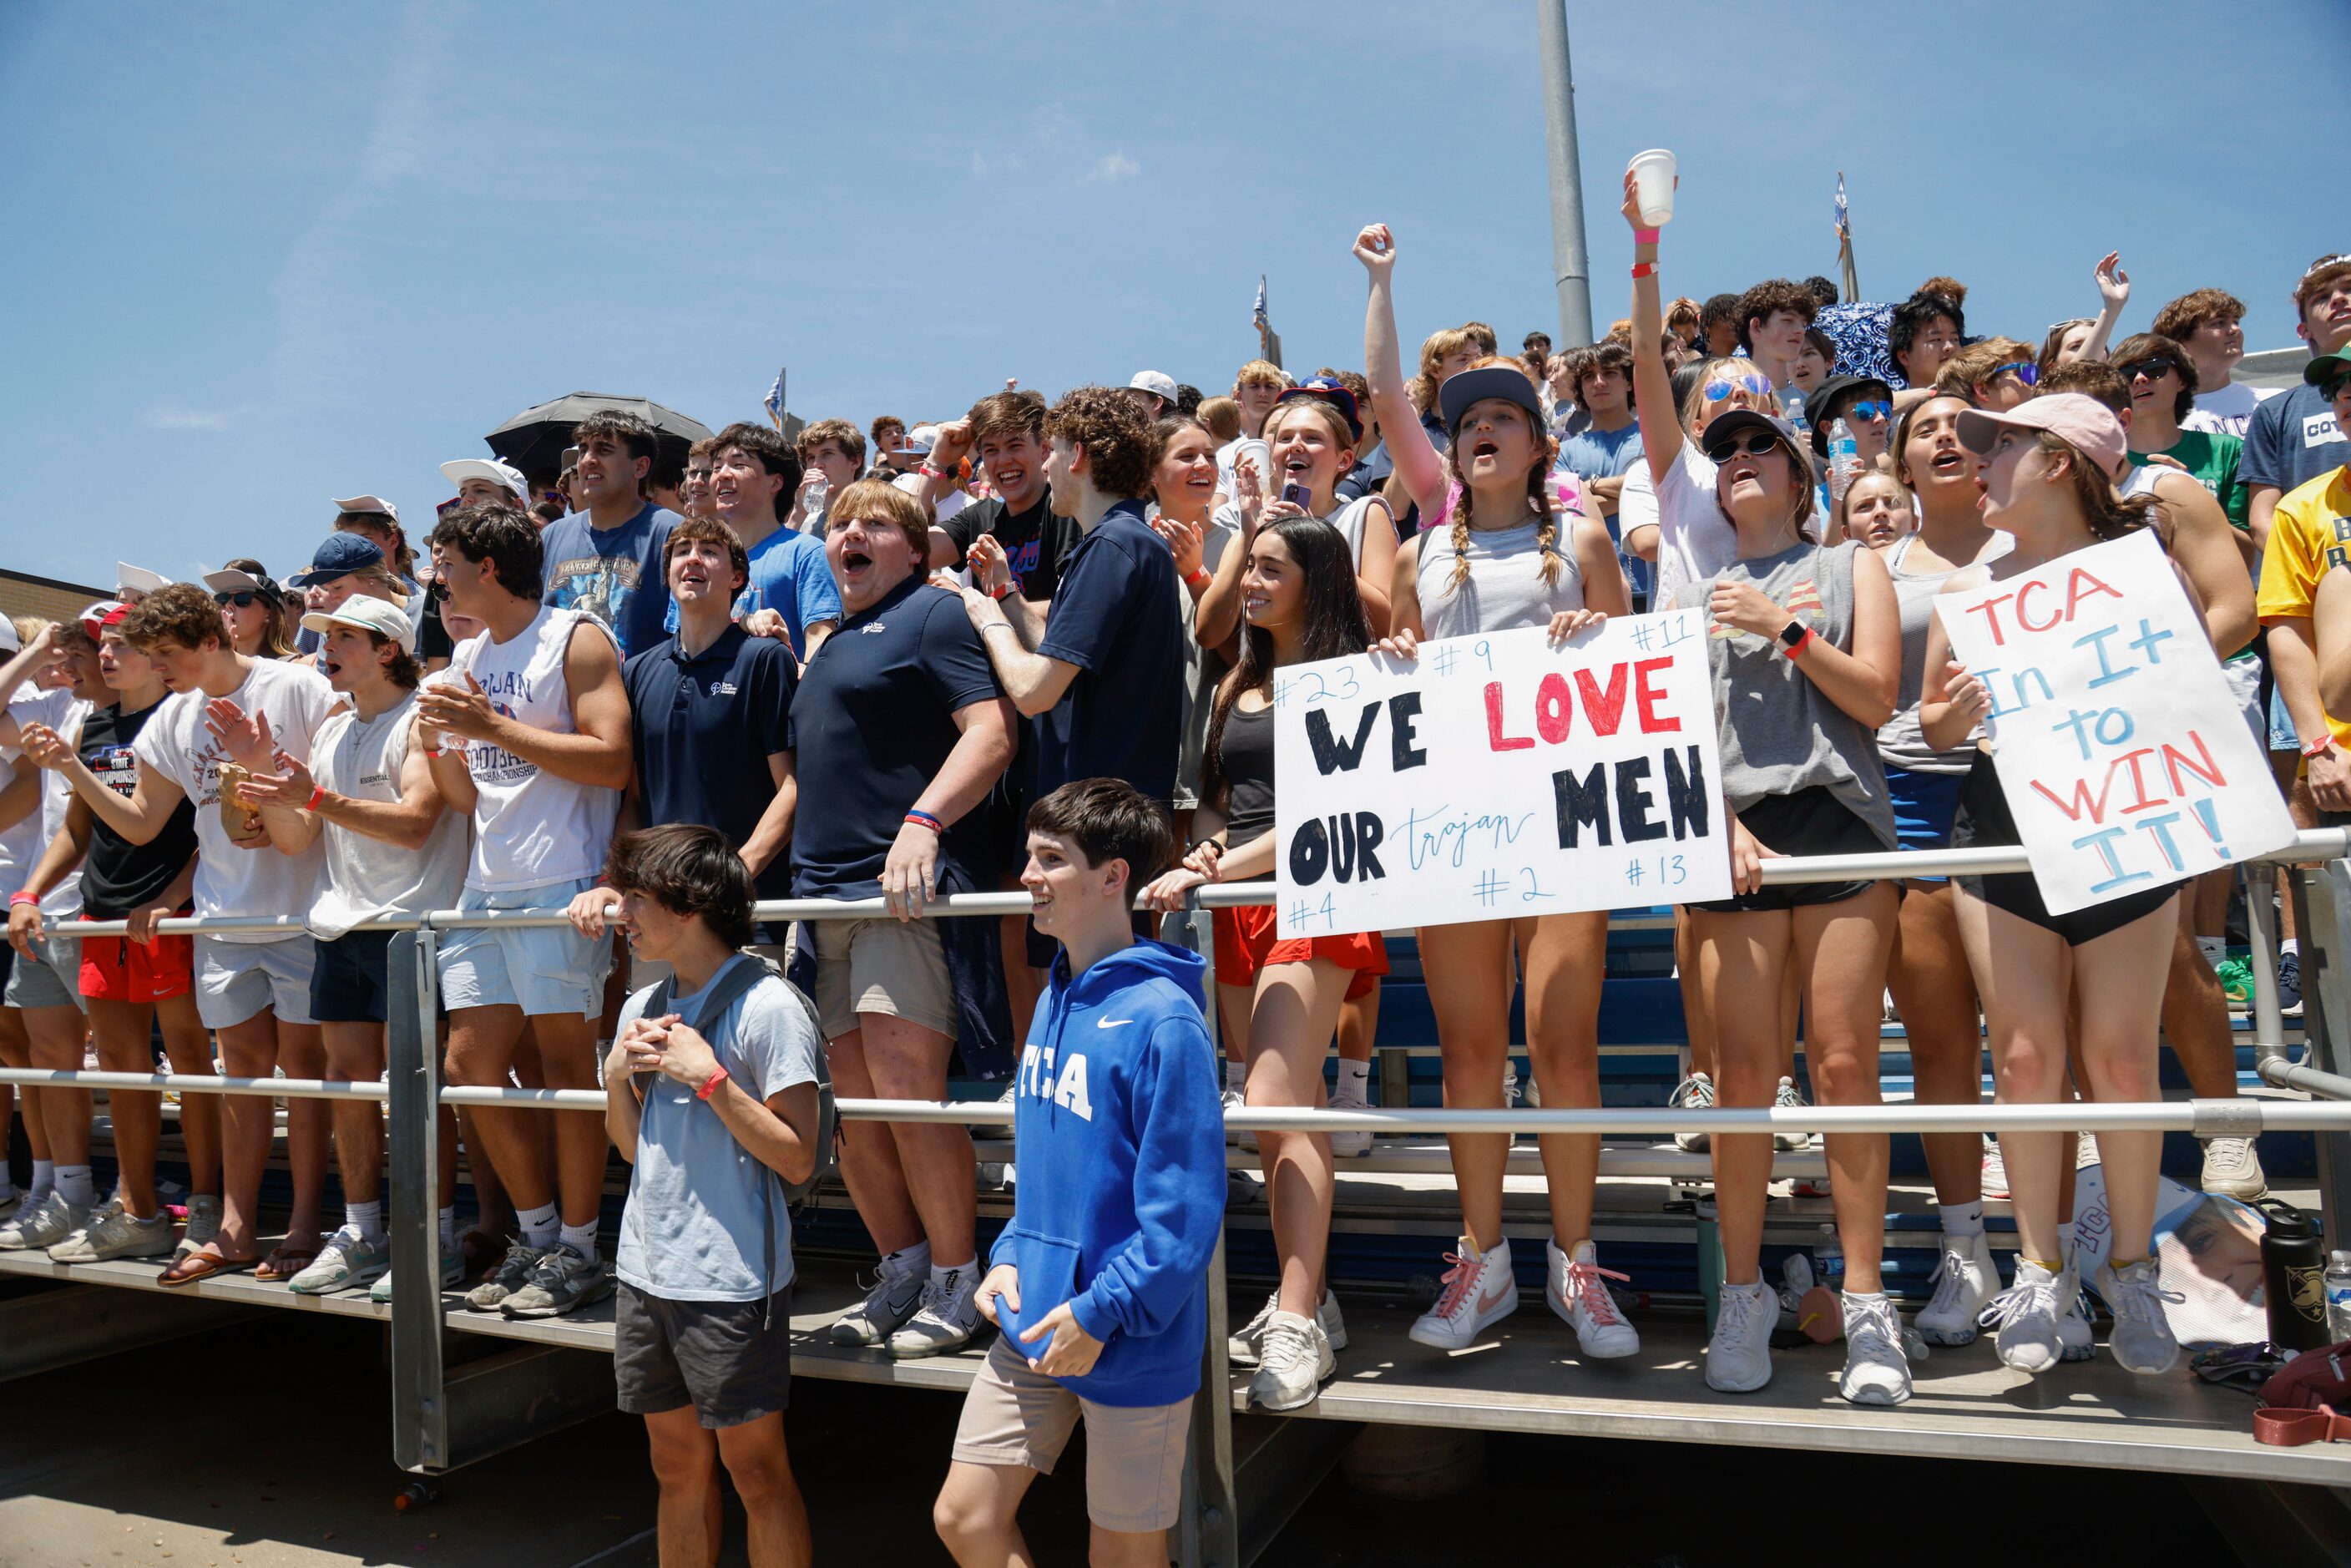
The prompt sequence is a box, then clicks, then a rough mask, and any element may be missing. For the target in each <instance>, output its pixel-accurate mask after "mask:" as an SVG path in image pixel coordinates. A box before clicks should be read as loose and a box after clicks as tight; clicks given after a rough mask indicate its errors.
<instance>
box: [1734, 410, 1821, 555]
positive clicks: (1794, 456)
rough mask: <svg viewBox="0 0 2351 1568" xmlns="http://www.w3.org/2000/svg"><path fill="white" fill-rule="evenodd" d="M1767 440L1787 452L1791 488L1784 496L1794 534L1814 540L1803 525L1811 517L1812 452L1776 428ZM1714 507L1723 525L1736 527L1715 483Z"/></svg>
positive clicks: (1814, 542)
mask: <svg viewBox="0 0 2351 1568" xmlns="http://www.w3.org/2000/svg"><path fill="white" fill-rule="evenodd" d="M1771 444H1773V445H1775V446H1777V447H1778V448H1779V449H1780V450H1781V451H1782V452H1784V453H1786V454H1787V455H1788V488H1789V490H1790V491H1791V492H1792V494H1791V495H1790V496H1789V497H1788V521H1790V522H1791V523H1793V524H1794V525H1795V526H1796V537H1797V538H1800V539H1802V540H1803V541H1804V542H1805V543H1806V544H1816V543H1818V542H1819V541H1818V540H1817V539H1816V538H1814V537H1813V530H1812V529H1811V528H1808V527H1806V526H1805V525H1807V524H1808V523H1810V522H1811V521H1812V520H1813V482H1814V481H1813V455H1812V454H1811V453H1809V452H1807V451H1805V450H1804V447H1803V445H1802V444H1801V443H1799V442H1795V441H1792V440H1790V439H1789V438H1788V437H1787V436H1785V435H1783V434H1780V433H1779V432H1778V431H1773V432H1772V433H1771ZM1714 509H1715V510H1716V511H1718V512H1719V513H1721V514H1722V522H1723V526H1724V527H1725V528H1732V529H1736V528H1738V526H1739V525H1738V524H1737V523H1735V522H1733V521H1732V520H1731V517H1730V508H1729V507H1726V506H1724V505H1723V504H1722V496H1721V493H1720V487H1719V485H1718V486H1717V490H1716V495H1715V497H1714Z"/></svg>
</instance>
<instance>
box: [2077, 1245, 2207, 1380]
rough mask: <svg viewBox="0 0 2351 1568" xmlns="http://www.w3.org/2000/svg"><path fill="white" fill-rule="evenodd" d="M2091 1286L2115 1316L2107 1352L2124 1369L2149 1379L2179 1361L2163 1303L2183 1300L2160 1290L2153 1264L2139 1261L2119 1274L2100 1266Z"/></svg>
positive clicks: (2161, 1288)
mask: <svg viewBox="0 0 2351 1568" xmlns="http://www.w3.org/2000/svg"><path fill="white" fill-rule="evenodd" d="M2094 1283H2095V1285H2096V1286H2097V1291H2098V1294H2099V1295H2100V1296H2101V1297H2102V1298H2104V1299H2105V1303H2106V1310H2107V1311H2108V1312H2112V1313H2114V1314H2115V1326H2114V1331H2113V1332H2112V1333H2109V1334H2108V1335H2107V1336H2106V1349H2107V1350H2109V1351H2111V1352H2112V1353H2113V1354H2114V1358H2115V1359H2116V1361H2117V1362H2120V1363H2121V1364H2122V1366H2123V1369H2124V1370H2125V1371H2126V1372H2136V1373H2138V1374H2140V1375H2142V1376H2148V1377H2152V1376H2154V1375H2157V1374H2158V1373H2164V1372H2169V1371H2170V1370H2171V1368H2172V1364H2173V1363H2175V1362H2177V1361H2178V1360H2179V1341H2178V1340H2177V1339H2175V1338H2173V1337H2172V1333H2171V1324H2170V1323H2169V1322H2167V1321H2166V1320H2165V1318H2164V1315H2163V1306H2164V1303H2165V1302H2166V1301H2173V1302H2177V1301H2182V1300H2184V1299H2185V1298H2184V1297H2182V1296H2181V1295H2180V1294H2179V1292H2178V1291H2167V1290H2165V1289H2164V1288H2163V1281H2161V1279H2160V1278H2158V1276H2157V1274H2156V1271H2155V1260H2154V1259H2152V1258H2142V1259H2140V1260H2138V1261H2137V1262H2136V1263H2133V1264H2132V1265H2131V1266H2130V1267H2128V1268H2127V1269H2122V1270H2117V1269H2116V1268H2115V1266H2114V1265H2113V1264H2112V1263H2101V1264H2099V1265H2098V1273H2097V1278H2096V1280H2095V1281H2094Z"/></svg>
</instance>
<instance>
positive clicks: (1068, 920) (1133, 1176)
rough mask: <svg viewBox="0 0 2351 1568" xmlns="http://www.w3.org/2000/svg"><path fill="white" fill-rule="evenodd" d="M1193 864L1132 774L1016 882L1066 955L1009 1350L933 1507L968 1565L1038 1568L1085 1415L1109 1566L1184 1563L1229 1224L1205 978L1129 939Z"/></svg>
mask: <svg viewBox="0 0 2351 1568" xmlns="http://www.w3.org/2000/svg"><path fill="white" fill-rule="evenodd" d="M1174 859H1175V833H1174V830H1173V828H1172V827H1171V825H1170V824H1169V822H1168V820H1167V814H1166V812H1165V810H1164V809H1162V808H1161V807H1160V806H1158V805H1157V804H1155V803H1154V802H1153V801H1151V800H1146V799H1145V798H1144V796H1143V795H1142V794H1140V793H1139V792H1137V791H1136V790H1135V789H1134V788H1133V787H1132V786H1130V785H1128V784H1125V783H1123V782H1121V781H1120V780H1117V779H1080V780H1078V781H1076V782H1074V783H1070V784H1064V785H1062V786H1061V788H1060V789H1055V790H1054V791H1053V792H1052V793H1050V794H1049V795H1047V796H1046V797H1045V798H1044V799H1043V800H1040V801H1038V802H1037V804H1036V805H1035V806H1034V807H1032V808H1031V809H1030V810H1029V865H1028V869H1027V870H1026V871H1025V872H1023V873H1021V878H1020V881H1021V884H1022V885H1023V886H1025V887H1026V888H1028V890H1029V896H1030V897H1031V898H1032V899H1033V900H1035V903H1036V911H1035V913H1036V921H1037V929H1038V930H1039V931H1040V932H1041V933H1043V934H1044V935H1045V936H1050V937H1052V938H1053V939H1054V940H1056V941H1058V942H1059V943H1061V952H1060V953H1059V954H1058V955H1057V956H1055V958H1054V961H1053V967H1052V971H1051V979H1050V985H1049V988H1048V989H1047V990H1046V993H1045V999H1044V1001H1043V1003H1042V1005H1040V1007H1039V1008H1038V1009H1037V1016H1036V1019H1035V1021H1034V1022H1033V1023H1032V1024H1031V1025H1030V1027H1029V1042H1028V1044H1027V1046H1026V1047H1025V1048H1024V1049H1023V1050H1022V1051H1021V1054H1020V1067H1019V1074H1018V1076H1017V1078H1016V1080H1015V1096H1014V1100H1013V1122H1012V1125H1013V1130H1014V1137H1015V1139H1016V1141H1017V1143H1018V1145H1019V1151H1020V1183H1019V1188H1018V1192H1017V1196H1016V1197H1015V1198H1014V1201H1013V1209H1012V1223H1011V1224H1010V1225H1009V1226H1007V1227H1006V1228H1005V1230H1004V1233H1003V1234H1002V1235H1001V1236H1000V1237H999V1238H998V1239H997V1242H996V1246H995V1248H994V1249H993V1250H992V1251H990V1253H989V1254H988V1271H987V1278H986V1279H985V1280H983V1281H981V1282H980V1286H979V1291H978V1296H977V1304H978V1307H979V1310H980V1312H981V1313H982V1314H983V1315H985V1316H986V1317H987V1318H988V1319H989V1320H991V1321H992V1322H995V1323H996V1324H997V1325H998V1327H999V1328H1000V1329H1002V1330H1003V1333H1001V1334H999V1335H998V1338H997V1341H996V1343H995V1345H994V1347H993V1348H992V1349H990V1350H989V1352H988V1356H987V1365H986V1367H985V1368H984V1369H983V1370H982V1371H981V1373H980V1375H979V1378H978V1381H977V1382H976V1383H974V1384H973V1385H972V1387H971V1392H970V1394H969V1395H968V1396H967V1397H966V1399H965V1401H964V1407H963V1419H962V1421H961V1422H960V1423H959V1424H958V1426H957V1427H956V1441H955V1450H954V1464H953V1466H952V1468H951V1469H949V1470H948V1472H947V1480H946V1486H945V1487H944V1488H943V1489H941V1490H940V1492H939V1498H938V1502H937V1504H936V1505H935V1508H934V1509H933V1512H932V1518H933V1521H934V1522H935V1524H936V1526H937V1528H938V1532H939V1537H940V1539H941V1540H943V1541H944V1542H946V1545H947V1549H948V1550H949V1551H950V1552H953V1553H954V1554H955V1559H956V1562H957V1563H962V1564H964V1568H976V1565H977V1564H981V1563H985V1564H987V1565H988V1568H1002V1565H1004V1564H1008V1563H1027V1562H1029V1561H1030V1559H1029V1550H1028V1547H1027V1545H1026V1543H1025V1542H1023V1541H1022V1540H1021V1537H1020V1530H1019V1525H1018V1524H1017V1523H1016V1522H1015V1521H1014V1518H1013V1516H1014V1514H1015V1513H1016V1512H1017V1511H1019V1506H1020V1500H1021V1498H1022V1496H1023V1495H1025V1494H1026V1493H1027V1491H1028V1490H1029V1483H1030V1482H1032V1481H1034V1480H1035V1479H1037V1477H1038V1476H1039V1475H1040V1474H1050V1472H1051V1470H1052V1469H1053V1463H1054V1461H1055V1460H1056V1459H1058V1458H1060V1457H1061V1450H1062V1448H1064V1447H1065V1446H1066V1445H1067V1444H1068V1442H1069V1440H1070V1434H1071V1431H1072V1430H1074V1429H1075V1427H1076V1426H1077V1423H1078V1420H1079V1417H1080V1416H1081V1415H1082V1416H1083V1417H1084V1419H1085V1423H1086V1514H1087V1517H1088V1518H1089V1519H1090V1520H1091V1521H1092V1561H1093V1562H1094V1563H1097V1564H1101V1563H1135V1564H1144V1563H1147V1564H1150V1565H1151V1568H1165V1563H1166V1561H1167V1531H1168V1529H1169V1528H1170V1527H1171V1526H1172V1525H1174V1524H1175V1521H1176V1516H1177V1512H1178V1510H1179V1505H1180V1500H1181V1497H1182V1492H1183V1480H1184V1455H1185V1449H1186V1444H1187V1439H1188V1437H1189V1435H1190V1431H1191V1412H1192V1397H1193V1396H1194V1395H1195V1394H1196V1393H1197V1392H1198V1391H1199V1386H1200V1356H1201V1352H1202V1350H1203V1349H1204V1347H1205V1345H1206V1343H1207V1322H1208V1296H1207V1268H1208V1260H1209V1257H1210V1255H1211V1254H1212V1253H1213V1252H1214V1251H1215V1250H1216V1246H1217V1228H1218V1227H1219V1226H1220V1225H1221V1224H1222V1223H1223V1219H1224V1208H1225V1138H1224V1124H1223V1108H1222V1103H1221V1097H1220V1094H1219V1088H1220V1085H1219V1083H1218V1082H1217V1068H1216V1063H1215V1057H1214V1052H1213V1050H1212V1048H1211V1047H1210V1045H1209V1042H1208V1032H1207V1026H1206V1024H1205V1023H1204V1022H1203V1021H1202V1015H1201V1007H1202V996H1203V988H1202V982H1203V978H1204V975H1205V970H1206V966H1204V965H1203V964H1202V963H1201V961H1200V959H1199V957H1198V956H1196V955H1195V954H1192V953H1187V952H1185V951H1184V950H1182V949H1181V948H1177V947H1170V946H1166V945H1165V944H1164V943H1159V942H1151V941H1144V940H1142V939H1139V938H1137V937H1136V936H1134V931H1133V928H1132V926H1131V925H1130V923H1129V915H1130V912H1131V911H1132V910H1133V908H1134V898H1135V894H1136V893H1137V891H1138V890H1140V889H1141V888H1142V887H1143V886H1144V884H1146V883H1149V882H1150V880H1151V879H1152V878H1153V877H1155V876H1156V875H1157V874H1158V873H1160V872H1161V871H1162V870H1164V869H1165V867H1166V866H1167V865H1168V864H1169V863H1170V862H1172V861H1173V860H1174Z"/></svg>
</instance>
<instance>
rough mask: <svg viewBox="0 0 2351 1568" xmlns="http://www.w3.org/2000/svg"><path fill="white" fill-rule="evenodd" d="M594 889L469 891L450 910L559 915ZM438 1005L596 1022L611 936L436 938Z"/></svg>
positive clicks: (546, 929) (530, 930)
mask: <svg viewBox="0 0 2351 1568" xmlns="http://www.w3.org/2000/svg"><path fill="white" fill-rule="evenodd" d="M595 885H596V879H595V878H594V877H581V878H580V879H579V880H578V881H576V882H554V883H548V884H547V885H545V886H544V887H520V888H514V889H510V890H509V891H507V892H504V893H485V892H483V891H482V890H481V889H479V888H475V887H469V888H467V889H465V892H463V893H461V894H458V895H457V907H458V908H459V909H461V910H475V909H490V910H496V909H554V910H561V909H562V908H563V906H564V905H565V904H569V903H570V902H571V898H572V895H573V894H580V893H585V892H586V891H587V890H588V889H590V888H591V887H593V886H595ZM438 961H439V964H440V967H441V1005H442V1006H443V1007H444V1008H446V1009H448V1010H449V1011H451V1012H453V1013H454V1012H455V1011H457V1010H458V1009H461V1008H489V1007H514V1008H520V1009H522V1011H523V1016H524V1017H526V1018H548V1017H551V1016H553V1015H555V1014H557V1013H574V1014H577V1015H578V1016H580V1017H581V1018H591V1019H592V1018H595V1017H597V1016H599V1015H600V1014H601V1013H602V1012H603V1010H604V976H605V973H606V972H607V971H608V970H610V969H611V967H612V933H611V931H610V930H607V931H606V932H605V933H604V935H602V936H599V937H597V938H595V939H594V940H592V941H590V939H589V938H587V937H585V936H580V933H579V932H577V931H574V930H573V929H572V928H571V927H570V926H569V925H477V926H474V927H471V928H467V927H465V926H462V925H461V926H457V927H455V928H454V929H452V930H450V931H449V932H448V933H446V934H445V935H444V936H442V938H441V950H440V954H439V958H438Z"/></svg>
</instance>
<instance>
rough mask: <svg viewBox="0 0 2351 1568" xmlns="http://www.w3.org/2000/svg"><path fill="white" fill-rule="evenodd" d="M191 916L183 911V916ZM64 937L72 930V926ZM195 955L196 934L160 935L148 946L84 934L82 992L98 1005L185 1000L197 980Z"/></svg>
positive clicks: (111, 937) (127, 938) (116, 938)
mask: <svg viewBox="0 0 2351 1568" xmlns="http://www.w3.org/2000/svg"><path fill="white" fill-rule="evenodd" d="M188 913H189V912H188V911H187V910H184V909H183V910H181V911H180V914H181V915H186V914H188ZM82 918H83V919H84V920H88V919H89V918H90V917H89V915H83V916H82ZM64 934H65V935H67V936H70V935H72V932H71V930H70V928H68V930H67V931H66V932H65V933H64ZM195 951H196V939H195V938H194V937H193V936H158V937H156V938H155V940H154V941H152V942H150V943H144V944H141V943H138V942H133V941H132V940H131V938H130V937H128V936H85V937H83V938H82V941H81V994H82V995H83V996H84V997H86V998H89V1000H91V1001H96V1002H160V1001H164V1000H167V999H169V998H172V997H184V996H186V995H187V994H188V991H189V988H190V987H191V985H192V983H193V976H194V959H195Z"/></svg>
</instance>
